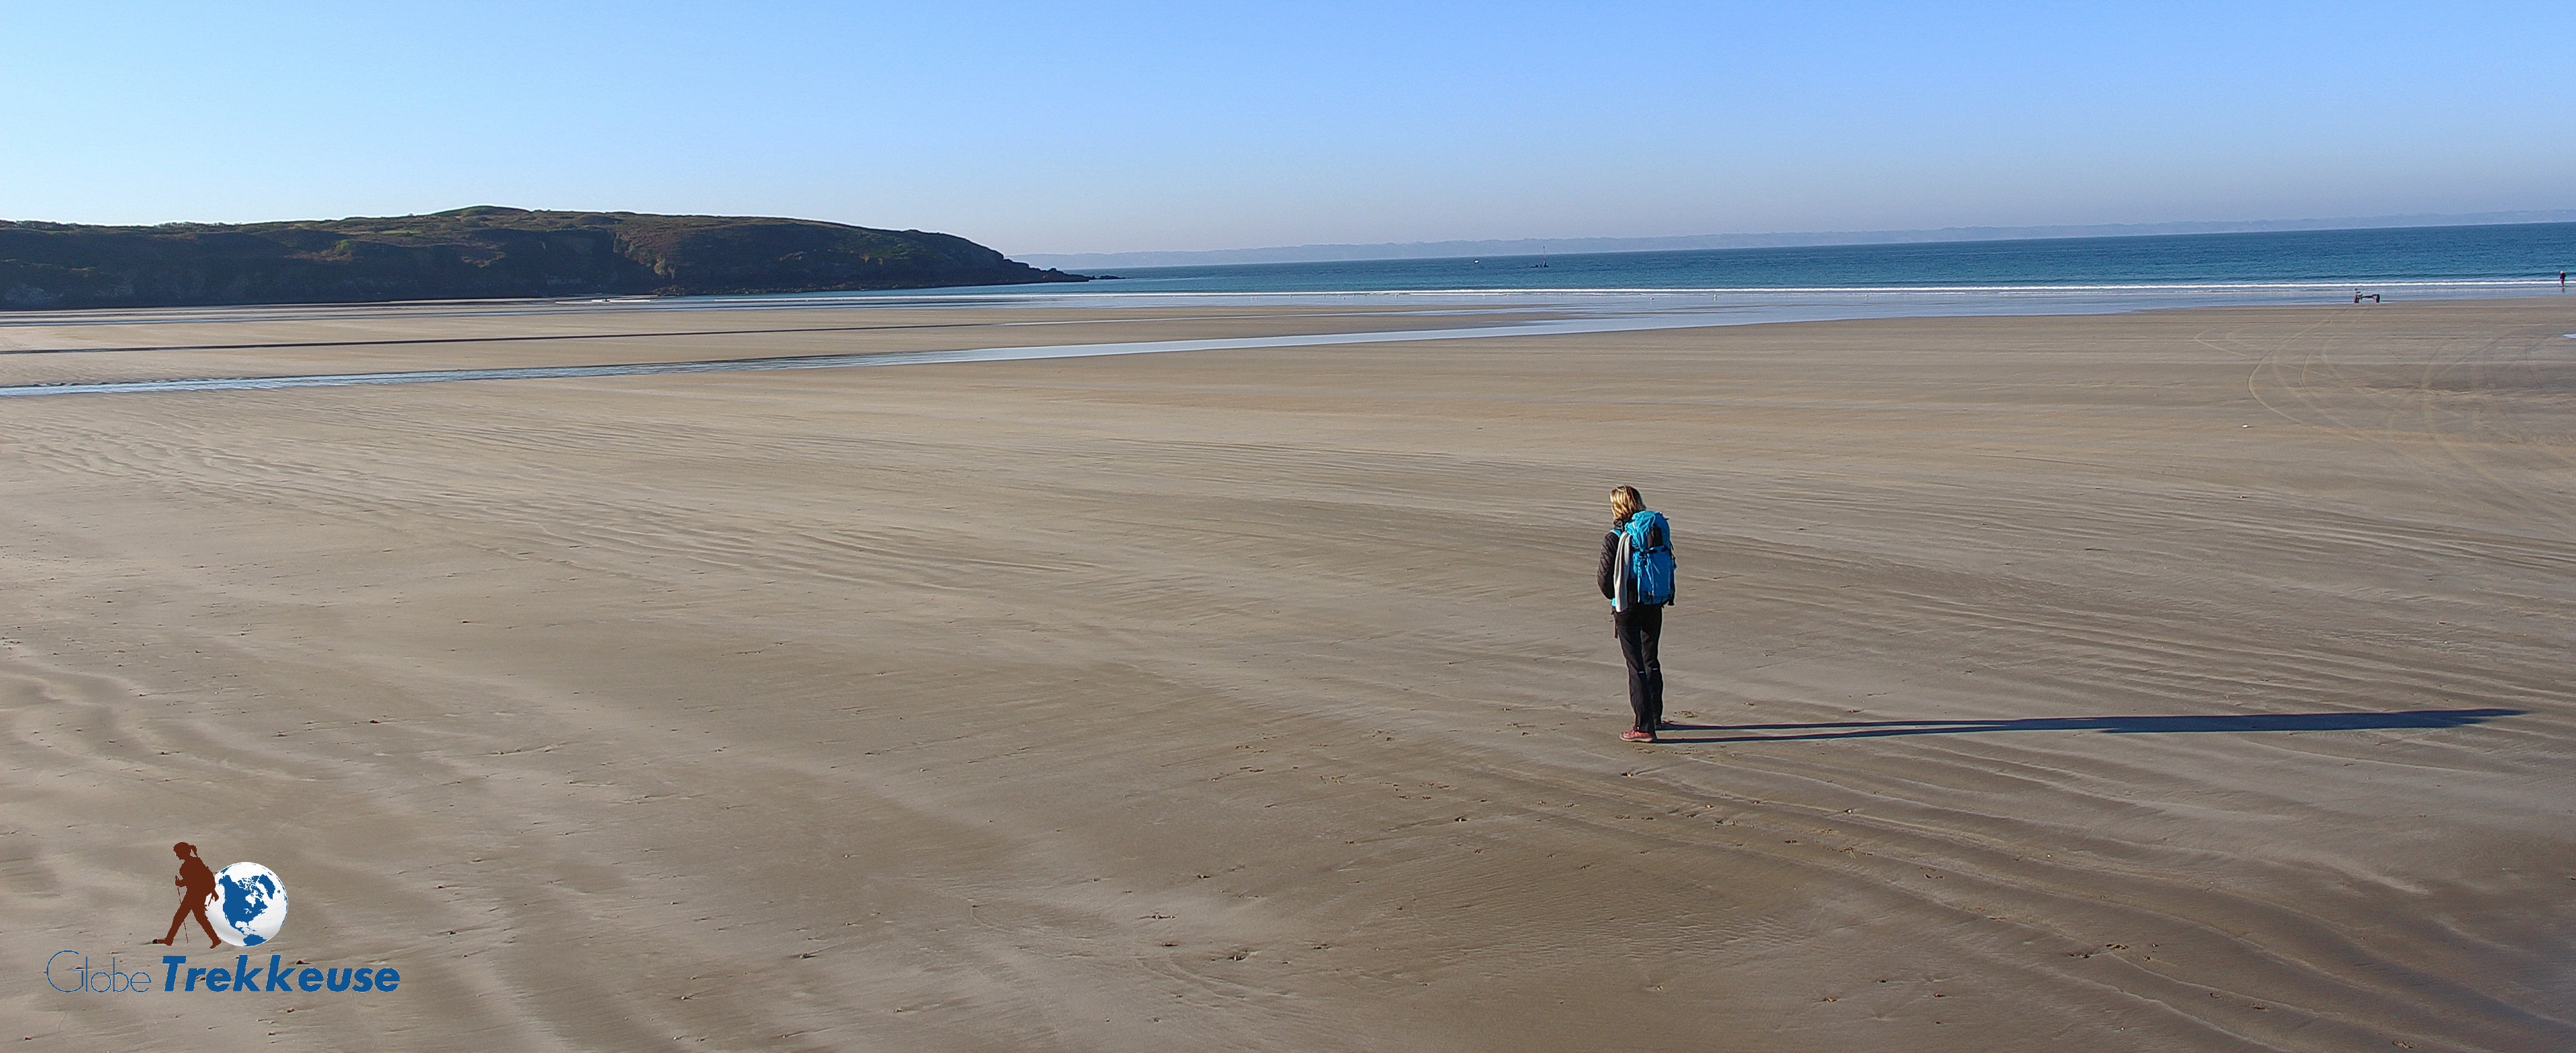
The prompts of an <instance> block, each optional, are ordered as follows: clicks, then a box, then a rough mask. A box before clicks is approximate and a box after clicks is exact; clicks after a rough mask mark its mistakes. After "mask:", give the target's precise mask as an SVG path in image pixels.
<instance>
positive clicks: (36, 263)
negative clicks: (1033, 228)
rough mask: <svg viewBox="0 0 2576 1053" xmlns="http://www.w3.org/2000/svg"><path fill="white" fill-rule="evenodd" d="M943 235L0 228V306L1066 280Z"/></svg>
mask: <svg viewBox="0 0 2576 1053" xmlns="http://www.w3.org/2000/svg"><path fill="white" fill-rule="evenodd" d="M1083 280H1085V279H1084V278H1083V277H1082V276H1081V275H1076V274H1066V273H1064V272H1062V271H1055V270H1042V269H1039V268H1036V267H1031V266H1029V265H1028V264H1025V263H1020V262H1017V261H1014V260H1011V259H1009V258H1007V257H1005V256H1003V255H1002V254H1001V253H999V252H996V251H994V250H992V249H988V248H985V247H984V246H982V245H978V244H976V243H974V242H971V241H968V240H966V239H964V238H961V237H957V236H955V235H951V234H935V233H930V232H927V231H919V230H899V231H898V230H876V229H872V228H868V227H852V226H845V225H842V224H839V223H824V222H819V221H816V220H805V219H773V218H766V217H745V216H659V215H647V214H640V213H634V212H532V211H529V210H527V209H517V208H501V207H497V206H491V205H483V206H477V207H474V208H460V209H455V210H452V211H448V212H439V213H433V214H430V215H425V216H393V217H382V218H364V217H359V218H350V219H340V220H311V221H289V222H282V223H249V224H211V223H170V224H163V225H160V226H152V227H102V226H84V225H79V224H71V223H44V222H0V309H16V310H29V309H67V308H85V307H181V306H191V305H200V304H277V303H380V302H384V301H390V300H463V299H498V298H522V297H552V296H588V295H656V296H688V295H704V294H716V293H784V292H818V291H825V290H850V289H927V288H938V287H944V286H960V285H1020V284H1028V283H1033V282H1077V281H1083Z"/></svg>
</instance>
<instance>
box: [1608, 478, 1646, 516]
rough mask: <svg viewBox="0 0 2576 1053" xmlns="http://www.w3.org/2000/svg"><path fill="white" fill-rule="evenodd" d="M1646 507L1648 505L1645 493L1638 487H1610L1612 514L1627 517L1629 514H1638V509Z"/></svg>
mask: <svg viewBox="0 0 2576 1053" xmlns="http://www.w3.org/2000/svg"><path fill="white" fill-rule="evenodd" d="M1644 507H1646V498H1645V495H1643V494H1640V493H1638V492H1637V488H1636V487H1633V486H1614V487H1611V488H1610V514H1611V515H1614V516H1617V517H1618V518H1621V519H1626V518H1628V517H1629V516H1632V515H1636V514H1637V511H1638V510H1639V509H1642V508H1644Z"/></svg>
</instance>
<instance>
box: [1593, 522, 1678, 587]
mask: <svg viewBox="0 0 2576 1053" xmlns="http://www.w3.org/2000/svg"><path fill="white" fill-rule="evenodd" d="M1632 514H1633V513H1632ZM1627 525H1628V516H1620V517H1619V520H1618V521H1617V522H1615V523H1612V524H1610V532H1609V533H1607V534H1603V535H1601V574H1600V578H1601V598H1602V599H1605V600H1616V599H1618V598H1619V578H1618V577H1616V575H1624V574H1626V573H1628V568H1626V567H1623V566H1620V565H1619V530H1620V528H1622V527H1625V526H1627ZM1669 529H1670V527H1669V526H1665V527H1658V528H1657V529H1656V530H1655V533H1656V534H1657V535H1660V536H1656V537H1648V538H1647V539H1646V542H1647V543H1648V544H1653V543H1654V542H1656V541H1659V540H1660V541H1662V542H1663V543H1664V544H1666V545H1670V544H1672V543H1673V539H1672V537H1671V536H1670V535H1669V534H1667V533H1666V531H1667V530H1669ZM1631 587H1632V588H1633V585H1632V586H1631Z"/></svg>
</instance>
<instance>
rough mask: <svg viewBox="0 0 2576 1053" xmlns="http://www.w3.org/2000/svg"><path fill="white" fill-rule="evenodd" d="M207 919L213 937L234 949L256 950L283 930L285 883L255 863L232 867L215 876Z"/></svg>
mask: <svg viewBox="0 0 2576 1053" xmlns="http://www.w3.org/2000/svg"><path fill="white" fill-rule="evenodd" d="M206 917H207V919H208V920H210V921H212V922H214V924H215V935H216V936H219V937H221V938H222V939H223V941H224V942H225V943H229V944H232V945H234V946H237V947H257V946H259V945H260V944H263V943H267V942H268V941H270V940H273V939H276V938H277V930H279V929H282V928H285V927H286V882H284V881H280V880H278V877H277V872H276V871H273V870H270V869H268V868H267V867H264V866H261V865H259V864H257V863H235V864H233V865H231V866H228V867H225V868H223V869H222V870H218V871H216V872H215V891H214V894H212V895H209V896H207V897H206Z"/></svg>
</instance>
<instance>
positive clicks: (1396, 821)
mask: <svg viewBox="0 0 2576 1053" xmlns="http://www.w3.org/2000/svg"><path fill="white" fill-rule="evenodd" d="M26 320H27V319H25V318H15V319H0V321H12V322H25V321H26ZM47 322H48V324H44V325H33V324H13V325H9V326H5V327H0V351H4V352H44V353H19V354H0V384H28V383H52V382H67V381H95V380H112V379H138V378H156V377H179V376H191V377H193V376H253V375H270V374H272V373H292V372H328V371H361V370H378V369H427V368H489V367H495V366H510V365H522V364H560V363H567V362H601V361H670V360H682V359H705V358H721V357H727V356H744V355H788V354H808V353H811V354H825V353H849V352H863V351H872V350H918V349H933V348H951V347H986V346H998V345H1003V344H1011V345H1014V346H1016V345H1018V344H1038V343H1061V342H1065V341H1068V340H1084V341H1099V342H1109V341H1129V340H1171V339H1201V338H1211V337H1233V336H1242V335H1253V334H1286V333H1296V334H1315V333H1343V332H1361V331H1372V330H1385V329H1402V328H1419V327H1425V326H1430V325H1454V324H1460V322H1459V319H1458V318H1455V317H1451V318H1428V317H1426V316H1421V315H1409V314H1372V313H1371V312H1367V311H1355V310H1349V309H1333V310H1297V309H1232V308H1230V309H1225V310H1208V311H1196V310H1183V309H1168V308H1167V309H1155V310H1151V311H1147V310H1137V311H1100V310H1093V311H1081V310H1073V309H1043V308H1016V309H1015V308H1004V307H973V308H945V309H935V310H934V309H916V310H904V311H894V310H886V309H875V310H869V309H856V308H853V309H846V310H831V311H826V310H800V311H750V310H746V311H736V312H703V313H694V314H673V313H661V314H656V313H651V312H636V311H621V310H613V309H600V310H582V311H552V312H536V313H530V314H507V313H504V314H478V313H472V312H460V311H450V310H446V309H438V308H428V307H417V308H366V309H357V308H338V309H326V310H317V311H311V312H298V311H288V310H273V309H270V310H255V311H242V312H221V311H200V312H193V313H191V312H165V313H148V312H147V313H135V314H128V315H121V316H92V317H88V318H86V319H84V318H79V317H74V316H61V317H59V318H56V319H51V320H47ZM75 323H78V324H75ZM1029 323H1044V324H1029ZM2568 333H2576V300H2568V299H2563V298H2556V297H2532V298H2527V299H2518V300H2495V301H2452V302H2440V301H2427V302H2402V303H2401V302H2392V303H2387V304H2382V305H2357V306H2344V305H2334V306H2321V307H2264V308H2242V309H2202V310H2188V311H2166V312H2148V313H2139V314H2130V315H2114V316H2097V317H2063V318H1949V319H1894V320H1873V321H1851V322H1826V323H1809V324H1781V325H1755V326H1735V327H1719V328H1691V329H1667V330H1656V331H1646V332H1633V333H1610V334H1586V335H1572V336H1565V335H1559V336H1526V337H1509V338H1497V339H1486V340H1452V341H1441V342H1393V343H1373V344H1365V345H1348V346H1326V347H1311V348H1295V349H1256V350H1241V351H1204V352H1189V353H1175V354H1157V355H1143V356H1130V357H1102V358H1086V359H1072V360H1060V361H1031V362H985V363H973V364H959V365H925V366H903V367H893V368H882V369H831V370H799V371H793V372H746V373H726V374H704V375H673V376H642V377H615V378H593V379H571V380H508V381H482V382H459V383H435V384H411V385H400V386H385V387H342V388H313V389H301V390H291V391H228V392H200V393H184V392H183V393H160V394H116V395H66V396H46V397H30V398H9V399H0V450H5V459H0V532H5V537H6V539H7V540H6V543H5V544H0V580H5V581H6V583H7V585H8V587H7V588H6V589H5V590H0V720H5V726H6V735H5V736H4V737H0V799H5V800H6V801H7V802H8V807H7V809H6V810H5V813H0V815H5V818H0V890H5V892H6V895H5V896H0V933H5V934H6V940H5V942H6V946H7V954H6V960H7V962H8V963H9V967H10V968H11V969H12V970H14V971H15V974H16V975H17V977H18V980H17V981H16V982H14V983H12V984H9V985H6V986H0V1019H5V1020H6V1021H7V1025H6V1026H7V1028H8V1030H7V1031H5V1032H0V1039H6V1040H8V1041H11V1042H18V1043H19V1044H20V1045H21V1046H22V1048H28V1049H36V1048H65V1049H172V1050H176V1049H189V1050H236V1049H238V1050H248V1049H273V1048H286V1049H311V1050H344V1049H407V1050H408V1049H428V1050H458V1051H469V1050H472V1051H479V1050H597V1049H626V1050H631V1049H780V1050H849V1049H886V1050H936V1051H944V1050H1005V1049H1007V1050H1097V1051H1126V1050H1193V1051H1195V1050H1208V1049H1246V1050H1280V1051H1292V1050H1293V1051H1310V1050H1311V1051H1393V1050H1407V1051H1445V1050H1456V1051H1487V1050H1530V1051H1542V1050H1545V1051H1553V1050H1577V1049H1599V1050H1612V1049H1618V1050H1746V1051H1756V1050H1761V1051H1767V1050H1782V1051H1787V1050H1853V1049H1882V1050H1890V1051H1949V1050H1957V1051H1987V1050H2029V1051H2060V1050H2095V1051H2121V1050H2137V1051H2171V1050H2301V1051H2307V1050H2314V1051H2328V1050H2365V1049H2397V1048H2413V1049H2423V1050H2436V1049H2439V1050H2482V1051H2537V1050H2553V1049H2567V1048H2576V968H2571V961H2576V959H2571V951H2570V947H2571V945H2576V798H2571V795H2570V794H2569V792H2568V785H2569V784H2568V779H2569V771H2570V768H2569V765H2570V762H2571V761H2572V760H2576V689H2571V688H2570V686H2569V683H2568V679H2567V677H2568V668H2569V657H2570V650H2571V648H2570V641H2571V639H2576V605H2571V604H2576V526H2571V524H2576V339H2568V338H2566V337H2565V336H2563V335H2562V334H2568ZM388 341H410V342H403V343H389V342H388ZM120 349H121V350H120ZM1620 482H1629V483H1633V484H1635V485H1637V486H1638V487H1640V488H1641V489H1642V490H1643V491H1644V493H1645V496H1646V498H1647V500H1648V502H1649V504H1651V505H1652V506H1653V507H1656V508H1658V509H1661V510H1663V511H1665V512H1666V513H1667V514H1669V515H1670V516H1671V517H1672V520H1673V522H1674V524H1675V529H1676V532H1677V538H1678V549H1679V554H1680V559H1681V577H1680V597H1679V602H1678V604H1677V606H1676V607H1675V608H1674V609H1673V610H1672V612H1671V614H1670V617H1669V620H1668V623H1667V629H1666V636H1665V642H1664V652H1665V663H1666V667H1667V671H1668V677H1669V679H1670V683H1671V699H1670V702H1669V703H1668V704H1669V707H1670V709H1671V711H1672V716H1673V717H1674V719H1675V720H1676V721H1678V722H1679V723H1680V724H1682V725H1684V726H1683V727H1682V728H1681V729H1679V730H1676V731H1674V732H1672V733H1670V734H1669V735H1668V741H1667V742H1665V743H1663V744H1659V745H1656V746H1651V747H1639V746H1633V745H1629V744H1624V743H1621V742H1620V741H1618V739H1617V737H1616V736H1617V734H1618V732H1619V731H1621V730H1623V729H1624V728H1625V727H1626V723H1627V713H1626V704H1625V698H1624V689H1623V684H1622V678H1621V673H1620V669H1619V665H1618V652H1617V649H1616V646H1615V644H1614V643H1613V641H1612V639H1611V635H1610V620H1609V614H1608V611H1607V609H1606V606H1605V605H1604V604H1603V603H1602V601H1601V600H1600V599H1599V597H1598V596H1597V594H1596V593H1595V592H1594V591H1593V581H1592V572H1593V561H1594V559H1595V556H1596V554H1597V551H1598V545H1599V540H1600V536H1601V532H1602V530H1603V529H1604V528H1605V526H1606V519H1607V510H1606V507H1605V503H1604V502H1605V498H1606V491H1607V489H1608V488H1609V487H1610V486H1611V485H1613V484H1615V483H1620ZM179 840H186V841H191V842H194V843H196V844H198V845H200V846H202V847H203V849H204V851H205V853H206V855H207V858H208V860H209V861H210V862H212V863H214V864H215V865H217V866H221V865H223V864H224V863H227V862H231V861H233V860H253V861H257V862H259V863H261V864H264V865H266V866H268V867H270V868H272V869H274V870H275V871H276V872H277V873H278V874H280V875H281V876H282V877H283V878H284V879H285V880H286V882H287V883H288V886H289V888H290V890H291V894H292V904H293V906H292V913H291V917H290V920H289V921H288V923H287V926H286V928H285V930H284V933H283V935H282V936H281V937H280V938H279V939H278V940H277V941H276V942H275V944H274V945H273V946H272V947H269V948H262V951H263V953H262V957H263V958H264V957H265V953H266V952H267V951H269V950H276V951H280V952H283V953H284V954H285V956H286V958H287V959H288V960H299V959H307V960H310V961H313V962H315V963H326V962H327V963H329V964H332V965H358V964H374V965H384V966H391V967H399V970H400V972H401V975H402V978H403V982H402V986H401V988H400V989H399V990H398V991H396V992H391V993H378V994H375V995H370V996H355V995H350V994H338V995H334V994H329V993H322V994H303V993H292V994H287V993H258V994H250V995H247V996H244V995H241V994H235V993H227V994H222V995H159V994H155V995H153V996H151V997H130V996H94V995H68V994H60V993H57V992H56V991H52V990H48V989H47V988H46V982H45V980H44V979H43V977H42V975H41V973H42V970H43V968H44V963H45V961H46V959H47V956H48V955H52V954H54V953H56V952H57V951H60V950H64V949H69V950H75V951H79V952H82V953H84V954H86V955H88V956H89V957H90V958H92V959H94V960H95V962H96V963H97V965H98V966H99V967H102V968H103V967H104V966H105V964H106V961H107V958H108V956H109V955H110V953H112V952H113V953H115V954H117V955H119V956H120V958H122V959H123V960H124V961H125V962H126V963H127V967H128V968H146V969H149V970H151V971H152V974H153V976H154V977H155V978H157V977H159V975H160V972H159V966H158V965H157V964H149V963H154V962H157V961H158V959H159V955H160V954H162V953H164V952H163V949H162V948H160V947H156V946H152V945H149V944H148V943H147V942H146V941H148V940H150V939H152V938H154V937H157V936H159V935H161V933H162V931H163V927H164V925H165V923H166V922H167V920H168V918H169V914H170V910H171V907H172V905H173V892H172V889H171V886H170V881H171V875H172V873H173V872H174V866H173V862H174V861H173V859H172V857H171V855H170V848H169V846H170V844H171V843H172V842H174V841H179ZM190 938H191V936H190V934H183V936H182V938H181V949H182V950H183V951H187V953H190V954H192V955H193V956H194V957H193V958H192V962H193V964H196V965H208V964H228V963H230V962H231V961H232V960H233V954H234V952H233V951H232V950H229V949H228V950H226V951H224V952H222V953H221V955H220V959H218V958H216V957H215V956H212V955H209V954H208V952H205V951H203V950H202V949H191V948H190V946H189V943H188V941H189V939H190ZM202 947H203V943H202V941H199V942H198V943H197V944H196V948H202ZM137 960H140V961H143V962H145V963H147V964H144V965H139V966H138V965H135V964H133V963H134V962H136V961H137ZM30 1039H31V1040H32V1041H27V1040H30Z"/></svg>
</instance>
